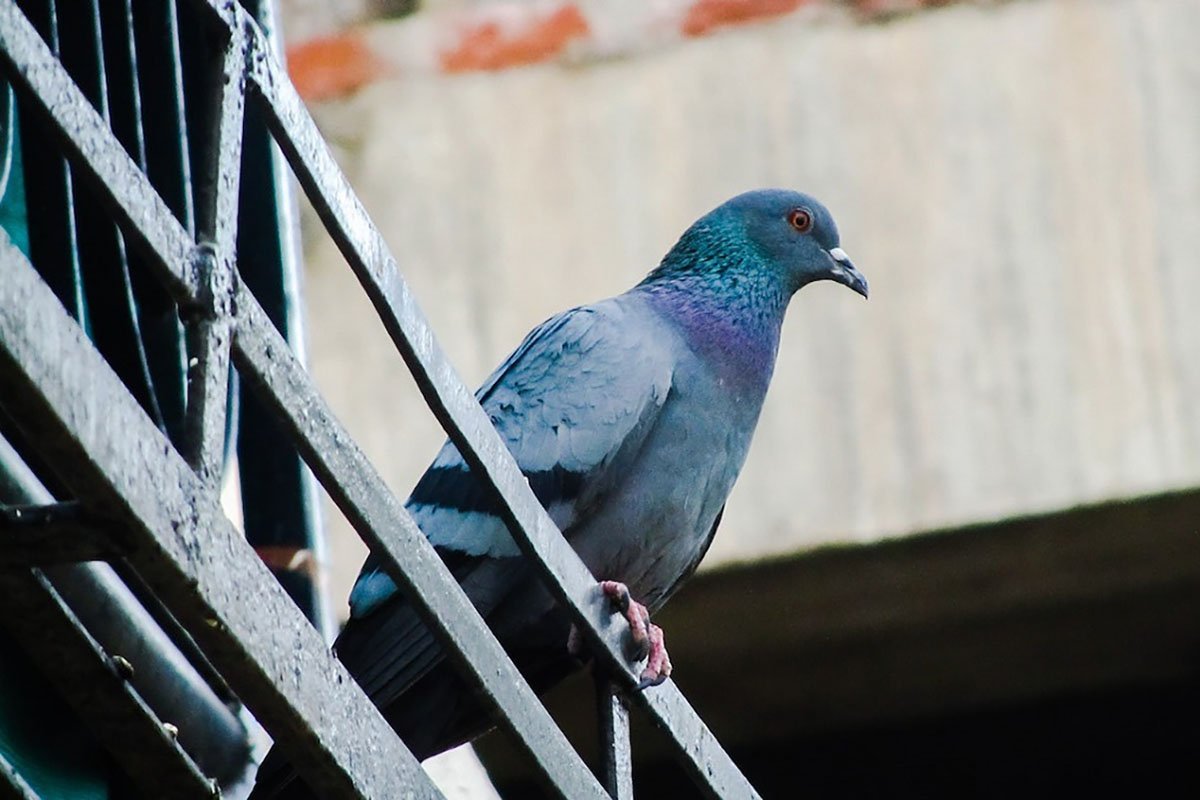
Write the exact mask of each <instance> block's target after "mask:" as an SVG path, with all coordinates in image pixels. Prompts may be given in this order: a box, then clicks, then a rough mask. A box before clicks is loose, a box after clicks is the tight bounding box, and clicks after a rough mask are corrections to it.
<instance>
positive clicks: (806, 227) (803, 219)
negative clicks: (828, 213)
mask: <svg viewBox="0 0 1200 800" xmlns="http://www.w3.org/2000/svg"><path fill="white" fill-rule="evenodd" d="M788 223H789V224H791V226H792V227H793V228H795V229H796V230H798V231H800V232H801V233H808V232H809V231H811V230H812V226H813V217H812V213H811V212H809V210H808V209H807V208H793V209H792V210H791V212H789V213H788Z"/></svg>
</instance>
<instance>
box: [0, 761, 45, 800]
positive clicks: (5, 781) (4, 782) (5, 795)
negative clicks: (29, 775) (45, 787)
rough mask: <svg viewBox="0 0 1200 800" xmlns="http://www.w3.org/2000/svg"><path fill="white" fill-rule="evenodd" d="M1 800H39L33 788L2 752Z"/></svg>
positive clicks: (0, 762) (0, 765)
mask: <svg viewBox="0 0 1200 800" xmlns="http://www.w3.org/2000/svg"><path fill="white" fill-rule="evenodd" d="M0 800H38V796H37V794H36V793H35V792H34V791H33V787H31V786H30V785H29V784H28V783H26V782H25V779H24V778H22V777H21V773H19V772H17V770H16V768H15V767H14V766H13V765H12V764H11V763H9V761H8V759H7V758H5V757H4V751H2V750H0Z"/></svg>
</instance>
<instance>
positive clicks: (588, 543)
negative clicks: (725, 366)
mask: <svg viewBox="0 0 1200 800" xmlns="http://www.w3.org/2000/svg"><path fill="white" fill-rule="evenodd" d="M762 399H763V396H762V393H761V392H755V391H751V390H748V389H747V388H746V387H745V386H744V385H743V384H740V382H736V381H729V380H728V378H727V377H725V376H722V375H719V374H717V373H716V372H715V371H714V370H711V369H709V368H708V367H706V366H705V365H704V364H703V363H702V362H700V361H699V360H698V359H683V360H682V362H681V364H680V366H679V367H678V368H677V371H676V374H675V376H674V379H673V380H672V388H671V392H670V394H669V395H668V398H667V401H666V403H665V404H664V407H663V409H662V412H661V413H660V415H659V417H658V419H657V421H656V424H655V426H654V428H653V430H652V431H650V433H649V435H648V436H647V438H646V441H645V443H644V445H643V446H642V448H641V449H640V451H639V453H638V455H637V457H636V458H635V459H633V460H632V462H631V464H630V467H629V468H628V470H627V471H626V473H625V475H624V477H623V479H622V480H621V482H620V483H619V484H617V485H616V486H614V487H613V488H612V490H611V493H610V495H609V496H607V497H606V498H604V499H603V502H601V503H600V504H599V507H598V508H597V509H596V512H595V513H594V514H593V515H592V516H591V517H590V518H589V520H588V522H587V523H586V524H585V525H583V526H581V527H580V529H578V530H577V531H574V532H573V535H572V543H573V544H574V545H575V547H576V549H577V551H578V552H579V554H580V556H581V557H582V558H583V560H584V562H585V563H586V564H587V565H588V567H589V568H590V569H591V570H592V573H593V574H594V575H595V576H596V577H597V578H598V579H601V580H619V581H622V582H623V583H626V584H627V585H628V586H629V588H630V590H631V591H632V593H633V595H634V597H635V598H637V599H638V600H640V601H641V602H643V603H645V604H646V605H648V606H650V607H651V609H654V608H656V607H658V606H659V605H661V603H662V601H664V600H665V599H666V593H667V592H668V591H669V590H670V589H671V588H672V587H673V586H674V585H675V584H676V582H677V581H678V580H679V578H680V577H681V576H683V575H685V574H687V573H688V572H690V571H691V569H692V568H693V567H694V566H695V564H696V562H697V561H698V560H699V559H700V557H701V556H702V555H703V553H704V551H705V550H706V549H707V546H708V542H709V535H710V533H711V532H712V529H713V525H714V523H715V521H716V519H717V515H718V514H719V513H720V512H721V509H722V507H723V506H724V505H725V501H726V499H727V498H728V496H729V492H730V490H731V489H732V488H733V484H734V481H735V480H736V479H737V476H738V473H739V472H740V471H741V468H742V464H743V463H744V462H745V458H746V453H747V451H748V449H749V445H750V438H751V436H752V434H753V431H754V427H755V424H756V423H757V421H758V415H759V411H760V410H761V408H762Z"/></svg>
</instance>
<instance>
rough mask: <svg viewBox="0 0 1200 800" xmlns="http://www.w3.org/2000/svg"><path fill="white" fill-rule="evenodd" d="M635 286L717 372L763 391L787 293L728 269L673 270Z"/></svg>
mask: <svg viewBox="0 0 1200 800" xmlns="http://www.w3.org/2000/svg"><path fill="white" fill-rule="evenodd" d="M638 290H640V291H642V292H645V294H646V296H647V297H648V299H649V302H650V304H651V306H653V307H654V309H655V310H656V311H658V313H659V314H661V315H662V316H663V317H665V318H666V319H668V320H670V321H671V322H672V323H674V324H675V325H676V326H677V327H678V328H679V330H680V332H681V333H682V335H683V338H684V339H685V340H686V341H687V343H688V344H689V345H690V346H691V348H692V349H693V350H694V351H695V352H696V353H697V354H698V355H700V356H701V357H702V358H704V359H705V360H706V361H708V362H709V363H710V365H711V366H712V367H713V368H714V370H716V371H717V372H718V373H719V374H721V375H723V376H725V377H727V378H731V379H735V380H737V381H738V382H739V383H741V384H743V385H744V386H745V387H746V388H748V389H756V390H759V391H762V392H765V391H766V388H767V384H768V383H770V380H771V374H772V372H773V371H774V369H775V355H776V353H777V352H778V350H779V331H780V327H781V326H782V324H783V314H784V311H785V310H786V309H787V303H788V299H789V293H787V292H786V291H785V290H783V289H782V288H780V287H778V286H774V285H772V282H771V281H770V280H767V279H764V278H762V277H757V276H755V274H754V273H753V272H751V273H748V274H747V273H741V274H738V273H734V272H732V271H731V272H727V273H725V274H721V275H696V274H692V275H674V276H672V277H670V278H669V279H665V280H658V281H648V282H646V283H643V284H641V285H640V286H639V287H638Z"/></svg>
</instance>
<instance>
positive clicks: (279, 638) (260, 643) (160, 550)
mask: <svg viewBox="0 0 1200 800" xmlns="http://www.w3.org/2000/svg"><path fill="white" fill-rule="evenodd" d="M0 385H3V386H5V387H7V390H6V395H5V404H6V409H7V410H8V411H9V413H10V414H12V416H13V418H14V419H16V420H17V421H18V423H19V424H20V425H21V426H22V428H23V429H25V430H26V431H28V432H29V433H30V435H31V436H33V437H36V439H37V440H38V442H39V445H40V454H41V455H42V456H43V457H44V458H45V459H46V462H47V463H48V464H50V465H51V467H52V468H53V469H54V470H55V472H56V473H57V474H58V475H60V476H61V478H62V480H63V481H64V482H65V483H66V484H67V486H68V487H69V488H70V489H71V490H72V492H73V494H74V495H75V496H77V497H78V498H79V499H80V501H81V502H83V503H85V504H88V505H89V506H94V507H97V508H103V509H105V512H106V513H111V514H112V515H113V516H114V517H115V518H116V519H118V520H119V521H120V522H121V523H123V524H126V525H128V526H129V528H130V531H131V533H132V534H133V535H135V536H136V537H137V541H138V545H139V546H138V547H137V548H136V549H135V550H134V551H133V552H132V554H131V556H130V561H131V562H132V563H133V565H134V566H135V567H136V568H137V569H138V571H139V573H141V574H142V575H143V576H144V577H145V578H146V581H147V583H148V584H149V585H150V586H151V587H152V588H153V589H154V590H155V591H156V592H157V593H158V595H159V596H160V597H161V598H162V599H163V601H164V602H165V603H166V604H167V605H168V607H169V608H170V609H171V611H172V612H173V613H174V614H175V616H176V617H177V618H178V619H179V620H180V622H181V623H183V625H184V626H185V627H186V628H187V630H188V631H189V632H190V633H191V634H192V635H193V636H194V637H195V639H196V641H197V642H198V643H199V644H200V645H201V646H202V647H203V648H204V650H205V652H206V653H207V654H208V655H209V657H210V658H211V659H212V662H213V664H214V665H216V666H217V668H218V669H220V670H221V673H222V674H223V675H224V676H225V677H226V678H227V679H228V681H229V684H230V686H231V687H232V688H233V689H234V690H235V691H236V692H237V693H238V696H239V697H241V698H242V700H243V701H244V702H245V703H246V705H247V706H248V707H249V708H250V709H251V710H252V711H253V712H254V714H255V716H256V717H257V718H258V719H259V720H260V721H262V722H263V723H264V725H266V726H267V728H268V730H270V731H271V733H272V735H274V736H275V737H276V739H277V741H279V742H280V744H281V745H282V746H283V747H284V748H285V749H286V750H287V751H288V752H290V753H292V754H294V755H295V758H296V765H297V767H298V768H299V769H300V771H301V774H302V776H303V777H304V778H305V780H306V781H307V782H308V783H309V785H310V786H311V787H312V788H313V789H314V790H315V791H316V792H317V793H318V794H319V795H320V796H322V797H330V798H359V797H374V798H406V797H421V798H425V797H429V798H437V797H440V796H441V795H440V793H439V792H438V791H437V789H436V788H435V787H434V786H433V784H432V783H430V781H429V779H428V777H427V776H426V775H425V773H424V771H422V770H421V768H420V765H419V764H418V763H417V762H416V760H415V759H414V758H413V757H412V754H411V753H409V752H408V750H407V748H405V747H404V746H403V744H402V743H401V742H400V740H399V738H397V737H396V735H395V734H394V732H393V731H392V730H391V728H390V727H389V726H388V724H387V722H386V721H385V720H384V719H383V717H382V716H381V715H380V713H379V711H378V710H377V709H376V708H375V707H374V705H372V704H371V702H370V701H369V700H368V699H367V698H366V697H365V696H364V695H363V693H362V691H361V690H360V689H359V688H358V687H357V685H356V684H355V683H354V681H353V680H352V679H351V678H350V676H349V674H347V672H346V670H345V668H344V667H342V666H341V664H339V663H338V662H337V660H336V659H335V658H334V657H333V656H332V654H331V653H330V652H329V651H328V650H327V649H326V647H325V645H324V643H323V642H322V641H321V639H320V637H319V636H318V635H317V634H316V632H315V631H314V630H313V628H312V626H311V625H310V624H309V623H308V621H307V620H305V619H304V617H303V616H302V615H301V614H300V612H299V611H298V610H297V609H296V607H295V606H294V605H293V604H292V603H291V602H290V601H289V600H288V599H287V597H286V596H285V595H284V593H283V591H282V590H281V589H280V588H279V586H278V584H277V583H276V582H275V581H274V580H271V579H270V577H269V573H268V572H267V569H266V567H264V566H263V565H262V563H261V562H260V561H259V560H258V559H257V558H256V557H255V556H254V553H253V551H252V550H251V548H250V546H249V545H248V544H246V542H245V541H244V540H243V539H242V538H241V536H240V535H239V534H238V532H237V531H236V530H235V529H234V528H233V526H232V525H231V524H230V523H229V521H228V520H226V519H225V517H224V516H223V515H222V513H221V510H220V507H219V505H218V502H217V499H216V498H215V497H213V496H211V494H210V493H209V492H208V491H207V487H205V486H204V485H203V484H202V483H201V482H200V480H199V479H198V478H197V477H196V475H195V473H194V472H193V471H192V470H191V468H190V467H189V466H188V465H187V463H186V462H184V460H183V459H182V457H180V456H179V455H178V454H177V453H176V451H175V450H174V448H172V447H171V445H170V443H169V442H168V441H167V440H166V438H165V437H164V436H163V434H162V433H161V432H160V431H159V430H158V429H157V428H156V427H155V426H154V425H153V423H152V422H151V421H150V420H149V419H148V418H147V417H146V415H145V413H144V412H143V411H142V410H141V409H140V408H139V407H138V406H137V405H136V403H135V402H134V401H133V399H132V397H131V396H130V395H129V392H128V390H127V389H126V388H125V387H124V385H123V384H121V382H120V380H119V379H118V378H117V376H116V375H115V374H113V372H112V370H111V369H110V368H109V366H108V365H107V364H106V363H105V362H104V360H103V358H101V356H100V354H99V353H97V352H96V351H95V349H93V348H92V347H91V346H90V345H89V343H88V342H87V341H86V339H85V338H84V336H83V333H82V331H81V330H80V329H79V327H78V326H77V325H75V324H73V323H72V322H71V320H70V319H69V318H68V317H67V316H66V314H65V312H64V311H63V308H62V306H61V305H60V304H59V302H58V300H57V299H56V298H55V297H54V295H53V293H52V292H51V291H50V289H49V287H47V286H46V285H45V284H44V283H43V282H42V281H41V279H40V278H39V277H38V276H37V273H36V272H35V271H34V270H33V268H32V267H31V266H30V265H29V263H28V261H26V260H25V258H24V256H23V255H22V254H21V253H20V251H18V250H17V249H16V248H15V247H13V246H12V245H11V244H9V243H7V242H4V243H0ZM100 419H103V420H104V421H105V424H103V425H97V424H95V421H96V420H100Z"/></svg>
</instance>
